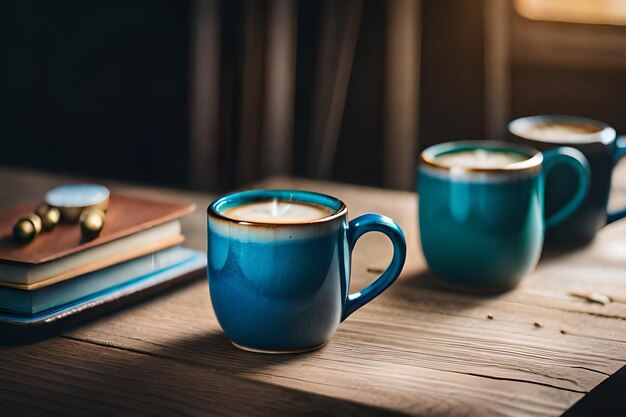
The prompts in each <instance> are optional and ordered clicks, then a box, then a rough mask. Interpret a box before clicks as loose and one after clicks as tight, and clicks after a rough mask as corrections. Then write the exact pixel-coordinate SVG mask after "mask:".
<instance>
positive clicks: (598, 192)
mask: <svg viewBox="0 0 626 417" xmlns="http://www.w3.org/2000/svg"><path fill="white" fill-rule="evenodd" d="M542 128H543V129H542ZM568 128H569V130H571V131H570V132H568ZM546 129H547V131H546ZM509 132H510V134H511V136H512V139H513V140H514V141H515V142H516V143H519V144H521V145H526V146H532V147H533V148H536V149H539V150H540V151H547V150H550V149H553V148H555V147H558V146H569V147H572V148H576V149H578V150H579V151H581V152H582V153H583V155H585V157H586V158H587V161H589V166H590V167H591V182H590V184H589V193H587V198H585V201H584V202H583V203H582V204H581V205H580V207H579V208H578V209H577V210H576V211H575V212H574V213H573V214H572V215H571V216H570V217H569V218H568V219H567V220H566V221H564V222H562V223H561V224H559V225H558V226H557V227H554V228H552V229H550V230H549V231H548V232H547V233H546V240H547V241H551V242H556V243H558V244H563V243H565V244H567V245H572V244H575V245H577V244H585V243H588V242H590V241H591V240H592V239H593V238H594V237H595V235H596V233H597V232H598V230H600V229H601V228H603V227H604V226H606V225H607V224H610V223H612V222H614V221H616V220H620V219H622V218H624V217H626V208H622V209H621V210H617V211H609V210H608V204H609V194H610V193H611V176H612V175H613V167H614V166H615V165H616V164H617V162H618V161H619V160H620V159H621V158H623V157H625V156H626V137H621V138H618V137H617V133H616V131H615V129H613V128H612V127H610V126H608V125H607V124H605V123H602V122H599V121H597V120H593V119H587V118H583V117H575V116H561V115H547V116H531V117H523V118H521V119H517V120H514V121H512V122H511V123H510V124H509ZM542 133H543V135H542ZM575 177H576V174H575V173H574V172H573V171H572V170H571V169H570V168H569V167H567V166H561V167H557V168H556V169H554V170H553V171H552V172H551V173H550V175H548V177H547V178H546V213H547V214H551V213H555V212H556V211H557V210H559V209H560V208H561V207H563V206H564V205H565V204H566V202H567V201H568V200H569V199H571V198H572V196H573V195H574V193H576V190H577V188H578V184H577V181H576V178H575Z"/></svg>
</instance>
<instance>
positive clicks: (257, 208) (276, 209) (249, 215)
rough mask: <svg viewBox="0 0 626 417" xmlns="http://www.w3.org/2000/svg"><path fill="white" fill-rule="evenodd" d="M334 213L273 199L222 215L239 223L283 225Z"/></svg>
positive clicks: (324, 208) (307, 204)
mask: <svg viewBox="0 0 626 417" xmlns="http://www.w3.org/2000/svg"><path fill="white" fill-rule="evenodd" d="M333 212H334V211H333V210H332V209H330V208H329V207H325V206H321V205H317V204H310V203H302V202H299V201H290V200H280V199H273V200H267V201H255V202H252V203H248V204H242V205H240V206H236V207H231V208H228V209H226V210H224V212H223V213H222V214H223V215H224V216H226V217H228V218H230V219H233V220H239V221H249V222H257V223H276V224H283V223H302V222H310V221H314V220H318V219H321V218H324V217H327V216H330V215H331V214H333Z"/></svg>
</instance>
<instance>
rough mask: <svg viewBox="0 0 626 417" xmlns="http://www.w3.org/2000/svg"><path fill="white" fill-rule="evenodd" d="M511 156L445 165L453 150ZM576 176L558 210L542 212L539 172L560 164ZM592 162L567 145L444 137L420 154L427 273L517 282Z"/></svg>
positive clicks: (476, 284)
mask: <svg viewBox="0 0 626 417" xmlns="http://www.w3.org/2000/svg"><path fill="white" fill-rule="evenodd" d="M477 150H478V151H479V152H495V153H499V152H502V153H506V154H513V155H516V159H519V160H520V162H518V163H514V164H511V165H510V166H506V167H502V168H497V167H494V168H467V167H464V166H448V165H444V164H442V163H441V162H440V161H441V159H438V158H440V157H442V156H444V155H449V154H453V153H455V152H466V151H469V152H475V151H477ZM563 165H566V166H569V167H571V168H572V169H573V170H574V171H575V172H576V174H577V177H578V179H579V184H580V185H579V187H578V189H577V192H576V193H575V195H574V196H572V198H571V199H570V201H568V202H567V204H566V205H565V206H564V207H563V208H561V210H559V211H558V212H556V213H553V214H552V215H550V216H548V217H546V216H545V215H544V178H545V176H546V175H549V173H550V172H551V171H552V170H553V169H555V168H557V167H559V166H563ZM588 177H589V167H588V165H587V161H586V160H585V157H584V156H583V155H582V153H580V152H579V151H577V150H575V149H572V148H556V149H553V150H551V151H549V152H546V153H545V154H542V153H541V152H539V151H538V150H536V149H533V148H529V147H525V146H519V145H513V144H508V143H503V142H495V141H461V142H448V143H442V144H439V145H435V146H431V147H429V148H427V149H426V150H424V152H422V154H421V156H420V166H419V177H418V194H419V231H420V239H421V243H422V250H423V252H424V257H425V258H426V262H427V263H428V266H429V267H430V269H431V271H433V272H434V273H435V275H437V276H438V277H439V278H440V279H441V280H442V281H443V282H445V283H447V284H448V285H451V286H455V287H464V288H468V287H471V288H473V289H478V290H487V291H500V290H505V289H509V288H511V287H513V286H515V285H516V284H517V283H518V282H519V281H520V280H521V279H522V277H523V276H524V275H526V274H527V273H528V272H530V271H531V270H532V269H533V268H534V267H535V265H536V264H537V262H538V260H539V256H540V254H541V250H542V246H543V239H544V231H545V229H549V228H551V227H555V226H556V225H558V224H559V223H560V222H562V221H564V220H565V219H566V218H567V217H568V216H570V215H571V214H572V213H573V212H574V211H575V210H576V209H577V208H578V207H579V206H580V204H581V203H582V201H583V200H584V198H585V196H586V193H587V190H588Z"/></svg>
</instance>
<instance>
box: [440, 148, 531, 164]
mask: <svg viewBox="0 0 626 417" xmlns="http://www.w3.org/2000/svg"><path fill="white" fill-rule="evenodd" d="M526 159H528V156H527V155H524V154H522V153H518V152H510V151H499V150H495V149H493V150H492V149H472V150H462V151H457V152H449V153H445V154H442V155H439V156H437V157H436V158H435V161H436V162H437V163H438V164H440V165H444V166H446V167H449V168H455V167H459V168H479V169H485V168H486V169H494V168H495V169H499V168H507V167H509V166H511V165H513V164H516V163H519V162H522V161H525V160H526Z"/></svg>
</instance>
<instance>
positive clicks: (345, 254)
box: [207, 190, 406, 353]
mask: <svg viewBox="0 0 626 417" xmlns="http://www.w3.org/2000/svg"><path fill="white" fill-rule="evenodd" d="M275 201H279V202H281V203H284V204H291V205H293V204H299V205H310V206H312V207H313V208H319V209H323V210H324V211H326V212H327V213H326V215H324V216H323V217H320V218H315V219H313V220H311V219H309V220H302V219H301V220H290V221H289V222H288V223H285V222H282V223H281V222H278V221H267V220H264V221H260V220H259V219H258V218H253V217H249V218H238V217H235V216H234V214H233V211H232V210H233V209H237V208H241V207H243V208H245V206H246V205H251V204H257V203H263V202H275ZM283 220H285V219H284V218H283ZM207 221H208V262H207V268H208V277H209V290H210V294H211V301H212V303H213V310H214V311H215V316H216V317H217V321H218V322H219V323H220V325H221V326H222V328H223V329H224V332H225V333H226V336H228V338H229V339H230V340H231V342H232V343H233V344H234V345H235V346H236V347H239V348H241V349H244V350H249V351H254V352H263V353H295V352H305V351H309V350H313V349H316V348H319V347H321V346H323V345H324V344H326V342H327V341H328V339H329V338H330V337H331V335H332V334H333V333H334V331H335V330H336V329H337V326H338V325H339V323H341V322H342V321H344V320H345V319H346V318H347V317H348V316H349V315H350V314H352V313H353V312H354V311H356V310H357V309H359V308H360V307H362V306H364V305H365V304H367V303H368V302H370V301H371V300H373V299H374V298H375V297H377V296H378V295H379V294H381V293H382V292H383V291H385V290H386V289H387V288H388V287H389V286H390V285H391V284H392V283H393V282H394V281H395V280H396V278H397V277H398V275H400V271H402V267H403V265H404V260H405V257H406V242H405V239H404V234H403V232H402V230H401V229H400V226H398V224H397V223H396V222H394V221H393V220H391V219H390V218H388V217H385V216H383V215H380V214H364V215H362V216H359V217H357V218H355V219H353V220H351V221H348V209H347V208H346V205H345V204H344V203H343V202H341V201H340V200H338V199H336V198H334V197H331V196H328V195H323V194H318V193H313V192H307V191H297V190H253V191H242V192H238V193H234V194H230V195H227V196H225V197H222V198H220V199H218V200H216V201H215V202H213V203H212V204H211V205H210V206H209V208H208V213H207ZM374 231H376V232H381V233H384V234H385V235H386V236H387V237H388V238H389V239H390V240H391V243H392V245H393V249H394V250H393V258H392V260H391V263H390V264H389V267H388V268H387V269H386V270H385V271H384V272H383V273H382V274H381V275H380V277H378V278H377V279H376V280H375V281H374V282H372V283H371V284H370V285H369V286H367V287H366V288H364V289H362V290H361V291H359V292H356V293H354V294H348V289H349V288H350V264H351V262H350V259H351V256H352V250H353V249H354V245H355V244H356V241H357V240H358V239H359V238H360V237H361V236H362V235H363V234H364V233H367V232H374Z"/></svg>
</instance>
